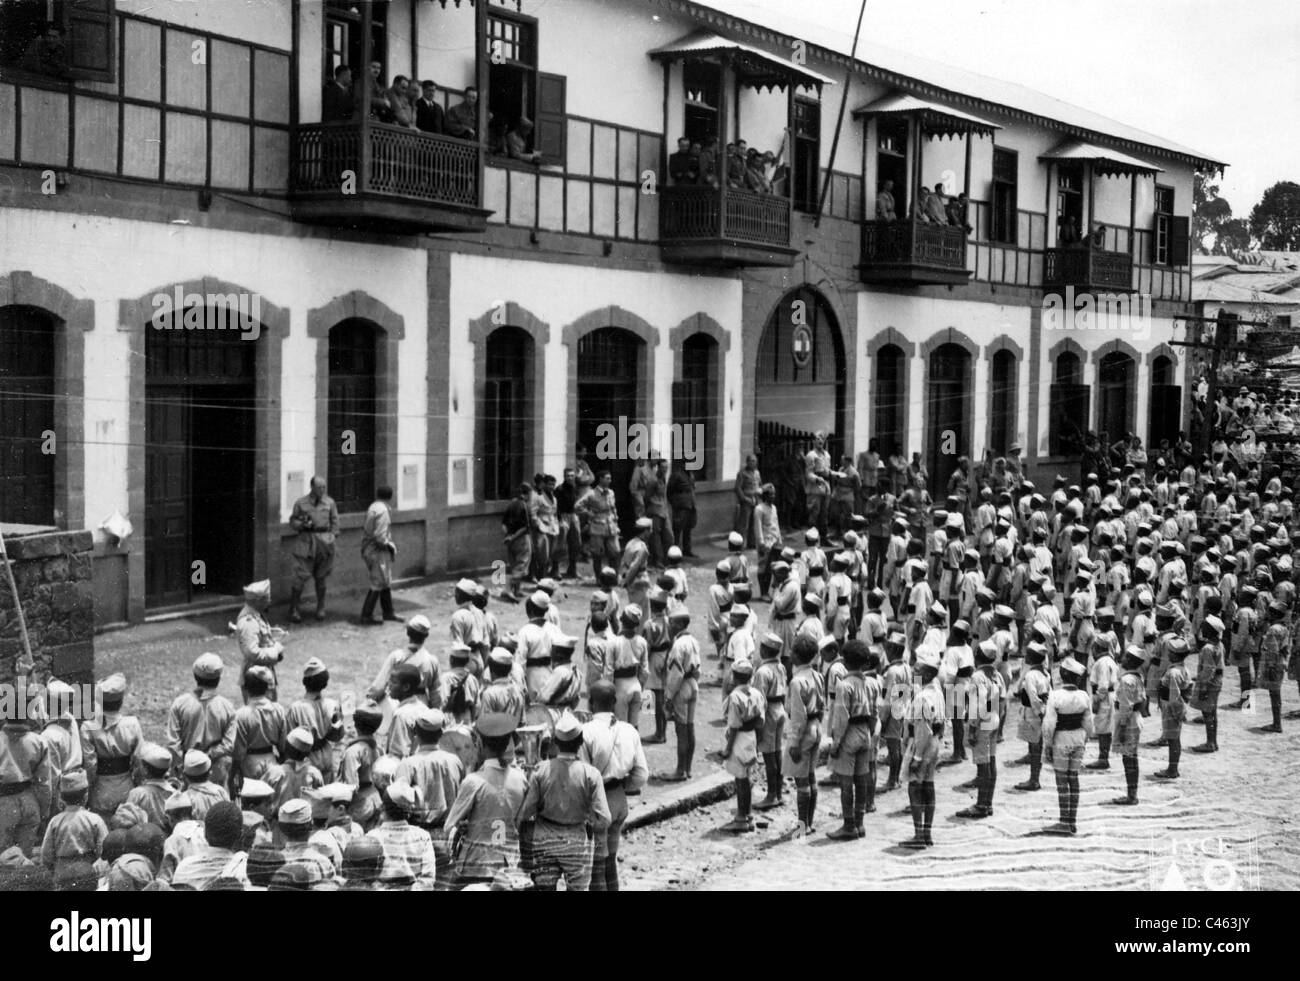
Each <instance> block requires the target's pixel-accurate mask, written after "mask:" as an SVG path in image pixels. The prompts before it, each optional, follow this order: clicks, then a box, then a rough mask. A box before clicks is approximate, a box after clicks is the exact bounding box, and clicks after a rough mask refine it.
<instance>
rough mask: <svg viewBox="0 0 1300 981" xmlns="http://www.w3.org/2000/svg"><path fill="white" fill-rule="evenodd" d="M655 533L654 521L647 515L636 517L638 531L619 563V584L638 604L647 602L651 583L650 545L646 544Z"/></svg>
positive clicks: (625, 548) (629, 597) (630, 540)
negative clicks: (646, 596)
mask: <svg viewBox="0 0 1300 981" xmlns="http://www.w3.org/2000/svg"><path fill="white" fill-rule="evenodd" d="M652 534H654V522H653V521H651V520H650V519H649V518H647V517H640V518H637V519H636V533H635V534H634V535H633V536H632V538H631V539H629V540H628V543H627V545H626V546H625V547H624V549H623V557H622V559H620V560H619V564H618V584H619V585H620V586H622V587H623V588H624V589H625V590H627V595H628V600H629V601H630V602H632V603H636V604H637V605H638V606H639V605H641V604H643V603H644V602H645V594H646V590H647V588H648V587H649V585H650V580H649V577H648V574H649V569H650V546H649V545H648V544H646V543H647V542H648V541H649V539H650V536H651V535H652Z"/></svg>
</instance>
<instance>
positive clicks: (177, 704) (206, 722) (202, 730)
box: [167, 654, 274, 782]
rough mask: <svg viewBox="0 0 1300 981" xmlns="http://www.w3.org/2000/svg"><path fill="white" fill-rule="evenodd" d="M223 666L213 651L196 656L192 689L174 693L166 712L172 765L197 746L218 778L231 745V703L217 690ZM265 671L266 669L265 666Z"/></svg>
mask: <svg viewBox="0 0 1300 981" xmlns="http://www.w3.org/2000/svg"><path fill="white" fill-rule="evenodd" d="M223 667H224V665H223V664H222V661H221V658H220V657H218V656H217V655H216V654H202V655H200V656H199V657H198V658H196V659H195V661H194V668H193V671H194V683H195V688H194V691H192V692H186V693H185V694H184V695H180V696H178V697H177V698H176V700H175V701H174V702H172V706H171V710H170V711H169V712H168V713H167V749H168V750H169V751H170V752H171V754H172V762H173V766H174V767H175V768H176V769H177V770H179V769H180V767H181V763H182V762H183V761H184V759H185V754H186V753H188V752H189V751H190V750H192V749H201V750H202V751H203V752H205V753H207V754H208V758H209V759H211V760H212V766H213V769H214V770H215V771H216V773H215V778H216V779H217V780H218V782H224V781H225V779H226V776H227V774H228V772H229V766H230V752H231V748H232V746H233V745H234V733H233V732H232V731H231V728H230V725H231V723H232V722H234V720H235V706H234V705H232V704H230V700H229V699H227V698H226V697H225V696H224V695H218V694H217V687H218V686H219V685H220V684H221V671H222V668H223ZM267 671H268V673H270V669H269V668H268V669H267ZM272 679H274V674H273V673H272ZM241 683H242V681H241ZM247 700H248V699H247V697H245V701H247Z"/></svg>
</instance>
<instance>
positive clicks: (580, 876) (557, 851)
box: [533, 821, 604, 892]
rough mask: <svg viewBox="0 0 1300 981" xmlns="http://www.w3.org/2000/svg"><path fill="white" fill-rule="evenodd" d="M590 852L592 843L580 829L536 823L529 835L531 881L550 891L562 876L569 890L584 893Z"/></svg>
mask: <svg viewBox="0 0 1300 981" xmlns="http://www.w3.org/2000/svg"><path fill="white" fill-rule="evenodd" d="M592 851H593V849H592V841H591V839H590V838H588V837H587V833H586V831H585V829H583V828H582V827H581V826H579V827H576V828H564V827H559V826H556V825H552V824H550V823H548V822H545V821H538V822H537V826H536V830H535V831H534V832H533V881H535V882H536V883H537V884H538V885H539V886H541V887H542V888H543V889H552V888H554V887H555V883H557V882H558V881H559V879H560V877H561V876H563V878H564V884H565V886H566V887H567V888H568V889H569V890H570V891H573V892H586V891H587V890H588V889H589V888H590V887H591V857H592ZM601 872H602V873H603V872H604V869H603V868H602V869H601Z"/></svg>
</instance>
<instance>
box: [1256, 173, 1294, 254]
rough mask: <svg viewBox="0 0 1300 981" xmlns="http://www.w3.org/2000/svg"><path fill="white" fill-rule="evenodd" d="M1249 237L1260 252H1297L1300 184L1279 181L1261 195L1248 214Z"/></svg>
mask: <svg viewBox="0 0 1300 981" xmlns="http://www.w3.org/2000/svg"><path fill="white" fill-rule="evenodd" d="M1250 234H1251V235H1252V236H1253V237H1254V238H1257V239H1259V244H1260V248H1263V249H1277V250H1279V251H1282V252H1295V251H1297V250H1300V184H1297V183H1295V182H1294V181H1279V182H1278V183H1276V184H1274V185H1273V186H1272V187H1270V188H1269V189H1268V190H1267V191H1265V192H1264V196H1263V197H1262V198H1260V199H1259V204H1257V205H1255V207H1254V208H1252V209H1251V211H1250Z"/></svg>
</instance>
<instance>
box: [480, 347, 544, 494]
mask: <svg viewBox="0 0 1300 981" xmlns="http://www.w3.org/2000/svg"><path fill="white" fill-rule="evenodd" d="M532 344H533V341H532V338H531V337H529V336H528V335H527V334H526V333H525V332H524V331H522V330H520V329H519V328H518V327H498V328H497V329H496V330H494V331H493V332H492V333H491V334H489V335H488V339H487V355H486V371H485V385H484V389H483V406H482V411H481V418H482V420H483V427H482V430H481V431H482V433H483V445H482V447H481V448H480V453H481V455H482V457H483V500H485V501H505V500H509V499H510V498H511V497H514V493H515V488H517V487H518V486H519V484H520V483H521V482H522V481H523V480H524V467H525V465H526V463H527V462H528V461H527V459H526V458H527V456H528V454H527V452H526V446H525V442H526V439H527V426H528V424H529V419H528V409H527V406H528V392H527V388H528V384H527V381H526V379H527V377H528V376H527V371H528V365H529V363H530V362H531V354H532Z"/></svg>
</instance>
